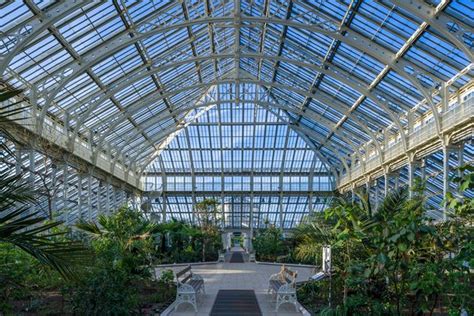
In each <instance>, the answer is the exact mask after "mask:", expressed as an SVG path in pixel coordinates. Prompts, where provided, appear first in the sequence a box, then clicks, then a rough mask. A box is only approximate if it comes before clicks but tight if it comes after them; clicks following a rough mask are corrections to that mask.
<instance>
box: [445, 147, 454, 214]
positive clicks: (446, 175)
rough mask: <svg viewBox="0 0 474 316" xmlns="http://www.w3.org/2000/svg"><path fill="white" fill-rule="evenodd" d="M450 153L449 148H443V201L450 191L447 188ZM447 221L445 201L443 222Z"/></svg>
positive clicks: (450, 149)
mask: <svg viewBox="0 0 474 316" xmlns="http://www.w3.org/2000/svg"><path fill="white" fill-rule="evenodd" d="M451 151H452V148H451V147H450V146H443V199H444V198H446V195H447V194H448V192H449V191H450V188H449V170H450V168H449V155H450V153H451ZM446 219H447V204H446V201H445V202H444V205H443V220H446Z"/></svg>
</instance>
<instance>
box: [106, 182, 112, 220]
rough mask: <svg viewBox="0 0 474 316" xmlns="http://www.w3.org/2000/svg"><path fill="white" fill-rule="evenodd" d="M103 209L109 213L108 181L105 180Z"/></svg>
mask: <svg viewBox="0 0 474 316" xmlns="http://www.w3.org/2000/svg"><path fill="white" fill-rule="evenodd" d="M105 188H106V191H105V210H106V213H107V214H110V213H111V212H110V207H111V205H110V182H109V180H107V183H106V184H105Z"/></svg>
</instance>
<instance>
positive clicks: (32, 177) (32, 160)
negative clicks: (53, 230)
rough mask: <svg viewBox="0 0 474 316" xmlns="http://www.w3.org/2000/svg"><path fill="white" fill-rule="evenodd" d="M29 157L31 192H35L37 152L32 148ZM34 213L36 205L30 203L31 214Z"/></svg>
mask: <svg viewBox="0 0 474 316" xmlns="http://www.w3.org/2000/svg"><path fill="white" fill-rule="evenodd" d="M28 157H29V160H30V163H29V166H28V168H29V170H30V175H29V179H28V182H29V185H30V188H31V190H34V188H35V169H36V161H35V151H34V150H33V149H32V148H30V149H29V150H28ZM34 211H35V205H34V203H32V202H30V213H33V212H34Z"/></svg>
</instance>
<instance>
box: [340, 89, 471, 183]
mask: <svg viewBox="0 0 474 316" xmlns="http://www.w3.org/2000/svg"><path fill="white" fill-rule="evenodd" d="M439 117H440V121H441V132H442V133H445V132H448V131H450V130H451V129H453V128H459V127H461V128H462V127H465V126H467V125H468V124H469V123H472V122H473V120H474V96H470V97H469V98H468V99H466V100H464V101H463V102H460V103H453V104H451V105H450V107H449V108H448V110H447V111H446V112H441V113H439ZM435 124H436V123H435V121H434V119H433V118H432V117H431V118H429V119H426V120H423V121H421V122H420V123H419V124H417V125H415V126H414V128H413V130H412V131H411V132H410V133H408V132H407V134H406V136H405V137H406V141H407V150H405V149H404V148H403V144H402V142H401V138H400V137H398V138H396V139H395V140H392V141H391V142H388V143H387V146H385V148H384V147H382V152H383V162H384V163H387V162H390V161H394V160H398V159H404V158H405V157H406V154H407V151H408V152H410V151H414V150H415V149H420V148H423V147H426V146H431V145H432V144H433V141H434V140H437V139H439V137H440V136H439V134H438V132H437V130H436V125H435ZM380 168H381V160H380V157H379V155H378V154H372V155H371V156H370V157H369V158H368V159H367V160H365V161H362V162H359V163H358V164H356V165H353V166H351V167H350V172H347V173H346V174H343V175H342V176H341V178H340V180H339V187H340V188H341V187H345V186H347V185H349V184H350V183H351V182H353V181H355V180H358V179H360V178H361V177H365V176H367V175H370V174H371V173H372V172H375V171H377V170H380Z"/></svg>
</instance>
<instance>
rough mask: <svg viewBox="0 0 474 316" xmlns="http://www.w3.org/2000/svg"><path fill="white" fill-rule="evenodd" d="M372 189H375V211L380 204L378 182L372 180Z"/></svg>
mask: <svg viewBox="0 0 474 316" xmlns="http://www.w3.org/2000/svg"><path fill="white" fill-rule="evenodd" d="M374 188H375V210H377V209H378V208H379V204H380V197H379V182H378V180H377V179H375V180H374Z"/></svg>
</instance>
